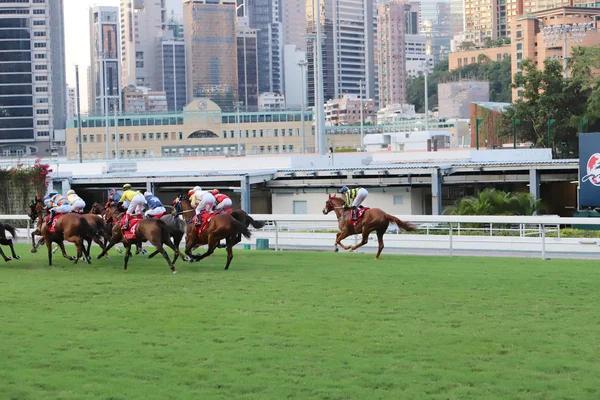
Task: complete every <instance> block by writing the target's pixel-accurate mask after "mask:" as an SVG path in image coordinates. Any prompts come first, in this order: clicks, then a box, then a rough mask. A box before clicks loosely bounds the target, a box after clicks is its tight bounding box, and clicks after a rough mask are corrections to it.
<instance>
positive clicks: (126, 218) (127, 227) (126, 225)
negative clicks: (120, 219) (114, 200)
mask: <svg viewBox="0 0 600 400" xmlns="http://www.w3.org/2000/svg"><path fill="white" fill-rule="evenodd" d="M129 217H130V215H129V214H125V225H123V228H122V229H123V230H124V231H126V230H127V229H129Z"/></svg>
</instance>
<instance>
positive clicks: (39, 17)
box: [0, 0, 66, 156]
mask: <svg viewBox="0 0 600 400" xmlns="http://www.w3.org/2000/svg"><path fill="white" fill-rule="evenodd" d="M0 35H1V36H0V37H2V40H0V156H21V155H34V154H39V155H47V153H48V152H49V151H50V148H51V147H52V142H53V138H54V133H55V131H56V130H60V129H65V119H66V109H65V108H66V79H65V58H64V25H63V3H62V0H48V1H46V2H43V3H39V2H29V1H27V2H16V1H14V2H10V3H7V2H3V3H1V4H0Z"/></svg>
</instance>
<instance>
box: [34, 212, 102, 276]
mask: <svg viewBox="0 0 600 400" xmlns="http://www.w3.org/2000/svg"><path fill="white" fill-rule="evenodd" d="M54 230H55V231H54V232H52V231H51V229H50V226H48V224H46V223H44V225H43V226H42V236H43V238H44V242H45V243H46V248H47V249H48V264H49V265H52V243H56V244H57V245H58V247H59V248H60V250H61V252H62V256H63V257H64V258H66V259H69V260H73V261H74V262H75V264H77V262H78V261H79V259H80V258H81V257H82V256H84V261H85V262H87V263H88V264H91V262H92V258H91V257H90V255H89V253H88V251H87V249H86V248H85V245H84V241H87V242H91V241H92V240H93V238H94V236H96V235H97V234H98V232H96V230H95V229H94V228H93V227H92V226H91V225H90V224H89V223H88V222H87V220H86V219H85V218H83V217H82V216H81V215H80V214H75V213H68V214H64V215H63V216H62V217H60V218H59V219H58V220H57V221H56V224H55V227H54ZM65 240H66V241H67V242H71V243H74V244H75V247H76V248H77V256H76V257H69V256H68V255H67V252H66V251H65V245H64V243H63V242H64V241H65ZM88 247H89V246H88Z"/></svg>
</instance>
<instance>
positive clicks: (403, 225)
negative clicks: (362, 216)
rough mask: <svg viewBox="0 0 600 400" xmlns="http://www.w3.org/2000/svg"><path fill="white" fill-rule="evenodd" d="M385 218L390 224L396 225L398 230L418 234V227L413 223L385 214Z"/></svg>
mask: <svg viewBox="0 0 600 400" xmlns="http://www.w3.org/2000/svg"><path fill="white" fill-rule="evenodd" d="M385 216H386V218H387V220H388V222H391V223H392V224H396V226H397V227H398V228H400V229H402V230H403V231H406V232H416V231H417V227H416V226H414V225H413V224H412V223H411V222H408V221H401V220H400V219H398V218H396V217H394V216H393V215H390V214H385Z"/></svg>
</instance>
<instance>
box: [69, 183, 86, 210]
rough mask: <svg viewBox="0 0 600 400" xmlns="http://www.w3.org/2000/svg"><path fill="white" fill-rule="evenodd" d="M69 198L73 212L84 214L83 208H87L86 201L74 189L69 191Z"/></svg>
mask: <svg viewBox="0 0 600 400" xmlns="http://www.w3.org/2000/svg"><path fill="white" fill-rule="evenodd" d="M67 199H69V203H70V204H71V208H72V209H73V212H76V213H79V214H83V209H84V208H85V201H83V199H82V198H81V197H79V196H78V195H77V193H75V191H74V190H73V189H71V190H69V191H68V192H67Z"/></svg>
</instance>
